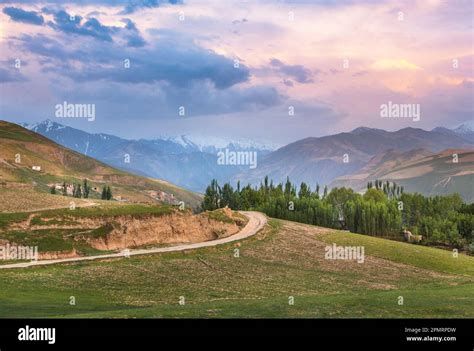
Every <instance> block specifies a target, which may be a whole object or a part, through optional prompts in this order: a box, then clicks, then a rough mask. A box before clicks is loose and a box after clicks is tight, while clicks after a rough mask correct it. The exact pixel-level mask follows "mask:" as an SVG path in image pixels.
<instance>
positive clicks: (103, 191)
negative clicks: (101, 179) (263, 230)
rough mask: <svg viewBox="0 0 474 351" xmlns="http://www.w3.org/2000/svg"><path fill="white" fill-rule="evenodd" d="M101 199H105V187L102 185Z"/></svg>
mask: <svg viewBox="0 0 474 351" xmlns="http://www.w3.org/2000/svg"><path fill="white" fill-rule="evenodd" d="M100 198H101V199H102V200H107V188H106V187H105V186H104V187H103V188H102V195H101V196H100Z"/></svg>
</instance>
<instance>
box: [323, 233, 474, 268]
mask: <svg viewBox="0 0 474 351" xmlns="http://www.w3.org/2000/svg"><path fill="white" fill-rule="evenodd" d="M322 239H323V240H324V241H325V242H326V243H328V244H332V243H336V244H337V245H342V246H364V247H365V254H366V255H369V256H375V257H380V258H384V259H387V260H390V261H394V262H400V263H405V264H409V265H412V266H416V267H420V268H424V269H429V270H435V271H438V272H444V273H452V274H461V275H467V276H471V277H474V257H472V256H467V255H465V254H459V255H458V256H457V257H455V256H454V255H453V252H452V251H448V250H440V249H436V248H432V247H427V246H422V245H414V244H409V243H404V242H398V241H390V240H384V239H381V238H378V237H372V236H368V235H362V234H355V233H349V232H343V231H333V232H331V233H329V234H327V235H324V236H323V237H322Z"/></svg>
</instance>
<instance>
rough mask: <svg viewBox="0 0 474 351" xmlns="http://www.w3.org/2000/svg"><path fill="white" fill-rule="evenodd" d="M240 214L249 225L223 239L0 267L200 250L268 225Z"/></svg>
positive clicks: (248, 213) (253, 215)
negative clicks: (245, 218)
mask: <svg viewBox="0 0 474 351" xmlns="http://www.w3.org/2000/svg"><path fill="white" fill-rule="evenodd" d="M240 213H242V214H243V215H245V216H247V217H248V218H249V221H248V223H247V225H246V226H245V227H244V228H242V230H241V231H240V232H238V233H237V234H234V235H231V236H228V237H226V238H223V239H217V240H211V241H205V242H201V243H193V244H182V245H176V246H169V247H160V248H154V249H137V250H128V249H126V250H123V251H121V252H119V253H114V254H107V255H97V256H84V257H73V258H61V259H56V260H39V261H31V262H21V263H12V264H5V265H0V269H7V268H27V267H35V266H45V265H50V264H57V263H69V262H79V261H92V260H101V259H106V258H122V257H129V256H136V255H149V254H155V253H164V252H175V251H184V250H192V249H199V248H201V247H210V246H217V245H222V244H227V243H230V242H233V241H238V240H242V239H245V238H248V237H250V236H252V235H255V234H257V233H258V232H259V231H260V230H261V229H263V227H264V226H265V224H266V223H267V217H265V215H264V214H263V213H260V212H254V211H240Z"/></svg>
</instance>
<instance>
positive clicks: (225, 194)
mask: <svg viewBox="0 0 474 351" xmlns="http://www.w3.org/2000/svg"><path fill="white" fill-rule="evenodd" d="M233 204H234V189H233V188H232V186H231V185H230V184H229V183H225V184H224V186H223V187H222V196H221V202H220V206H221V207H225V206H229V207H231V208H232V206H233Z"/></svg>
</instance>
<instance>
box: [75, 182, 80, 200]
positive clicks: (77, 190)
mask: <svg viewBox="0 0 474 351" xmlns="http://www.w3.org/2000/svg"><path fill="white" fill-rule="evenodd" d="M74 197H77V198H81V197H82V190H81V184H77V185H76V188H75V192H74Z"/></svg>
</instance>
